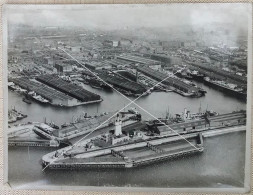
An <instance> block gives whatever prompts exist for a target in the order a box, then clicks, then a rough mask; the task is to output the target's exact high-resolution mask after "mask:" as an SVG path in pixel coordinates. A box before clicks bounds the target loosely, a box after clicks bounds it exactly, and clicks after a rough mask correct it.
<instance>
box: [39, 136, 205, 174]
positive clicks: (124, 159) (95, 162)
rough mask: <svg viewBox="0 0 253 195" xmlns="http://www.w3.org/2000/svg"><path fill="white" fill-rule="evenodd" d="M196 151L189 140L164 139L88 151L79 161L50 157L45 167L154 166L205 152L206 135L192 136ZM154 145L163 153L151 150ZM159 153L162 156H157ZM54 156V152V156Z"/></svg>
mask: <svg viewBox="0 0 253 195" xmlns="http://www.w3.org/2000/svg"><path fill="white" fill-rule="evenodd" d="M186 139H188V140H189V141H190V142H191V143H192V144H194V145H195V147H193V146H190V145H189V144H188V143H187V142H185V140H182V139H181V140H180V138H179V137H177V138H175V137H173V138H169V137H166V138H160V139H155V140H150V141H149V142H148V143H147V142H146V141H140V142H138V143H132V144H125V145H120V146H112V147H108V148H103V149H98V150H92V151H87V152H84V153H82V154H78V155H75V157H66V158H63V159H62V158H59V159H58V158H57V157H55V158H50V156H51V155H52V153H49V154H47V155H45V156H43V158H42V162H43V165H44V166H46V165H48V164H49V166H48V167H49V168H50V169H79V168H97V167H99V168H112V167H113V168H114V167H118V168H131V167H137V166H140V165H144V164H150V163H152V162H157V161H161V160H165V159H171V158H176V157H180V156H183V155H188V154H192V153H196V152H202V151H203V149H204V148H203V139H202V135H201V134H198V135H193V136H192V135H189V136H187V138H186ZM150 145H152V146H153V147H156V148H161V149H159V150H155V151H154V150H150ZM157 151H159V152H157ZM53 153H54V152H53Z"/></svg>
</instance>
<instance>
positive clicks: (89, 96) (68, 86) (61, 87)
mask: <svg viewBox="0 0 253 195" xmlns="http://www.w3.org/2000/svg"><path fill="white" fill-rule="evenodd" d="M36 80H38V81H39V82H42V83H44V84H46V85H48V86H50V87H52V88H54V89H56V90H58V91H61V92H63V93H65V94H67V95H69V96H71V97H73V98H76V99H77V100H79V101H81V102H86V103H88V102H92V103H94V102H100V101H102V99H101V97H100V96H99V95H97V94H95V93H92V92H90V91H88V90H86V89H84V88H82V87H80V86H77V85H74V84H72V83H69V82H67V81H64V80H63V79H61V78H60V77H58V76H57V75H41V76H39V77H37V78H36Z"/></svg>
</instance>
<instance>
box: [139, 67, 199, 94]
mask: <svg viewBox="0 0 253 195" xmlns="http://www.w3.org/2000/svg"><path fill="white" fill-rule="evenodd" d="M136 70H137V71H139V72H141V73H143V74H144V75H146V76H148V77H151V78H152V79H155V80H157V81H162V80H164V79H165V78H167V77H168V75H167V74H164V73H162V72H159V71H156V70H154V69H152V68H149V67H146V66H136ZM162 83H163V84H165V85H168V86H171V87H173V88H174V90H173V91H174V92H176V93H178V94H180V95H182V96H190V97H200V96H202V95H203V93H201V91H200V89H198V88H197V87H194V86H192V85H189V84H187V83H184V82H183V81H181V80H179V79H177V78H172V77H168V78H167V79H166V80H165V81H163V82H162Z"/></svg>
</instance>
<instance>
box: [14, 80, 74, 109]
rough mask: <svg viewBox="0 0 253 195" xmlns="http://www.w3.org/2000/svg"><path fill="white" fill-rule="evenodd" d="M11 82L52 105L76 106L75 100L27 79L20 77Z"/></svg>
mask: <svg viewBox="0 0 253 195" xmlns="http://www.w3.org/2000/svg"><path fill="white" fill-rule="evenodd" d="M12 82H13V83H15V84H16V85H18V86H20V87H21V88H23V89H26V90H28V91H30V92H32V91H33V92H34V93H36V94H37V95H40V96H42V97H43V98H45V99H47V100H48V101H49V102H50V103H51V104H53V105H61V106H75V105H76V104H77V99H76V98H73V97H70V96H68V95H66V94H64V93H62V92H60V91H57V90H55V89H52V88H50V87H48V86H46V85H44V84H41V83H38V82H35V81H32V80H29V79H28V78H24V77H21V78H17V79H12Z"/></svg>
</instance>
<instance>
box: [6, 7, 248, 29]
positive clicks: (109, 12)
mask: <svg viewBox="0 0 253 195" xmlns="http://www.w3.org/2000/svg"><path fill="white" fill-rule="evenodd" d="M250 10H251V9H250V5H249V4H232V3H231V4H229V3H226V4H225V3H224V4H160V5H154V4H149V5H129V4H128V5H123V4H122V5H77V6H70V5H64V6H59V7H57V6H52V5H51V6H48V5H46V6H45V5H40V6H22V5H10V6H8V7H6V14H7V21H8V23H9V24H27V25H33V26H60V27H62V26H75V27H84V28H87V29H94V28H99V29H102V30H114V29H124V28H132V29H135V28H141V27H146V28H170V27H172V26H173V25H190V26H192V27H193V28H194V27H198V26H208V25H212V24H217V23H219V24H222V23H226V24H230V25H233V27H234V28H241V29H247V20H248V16H249V15H248V14H250Z"/></svg>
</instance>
